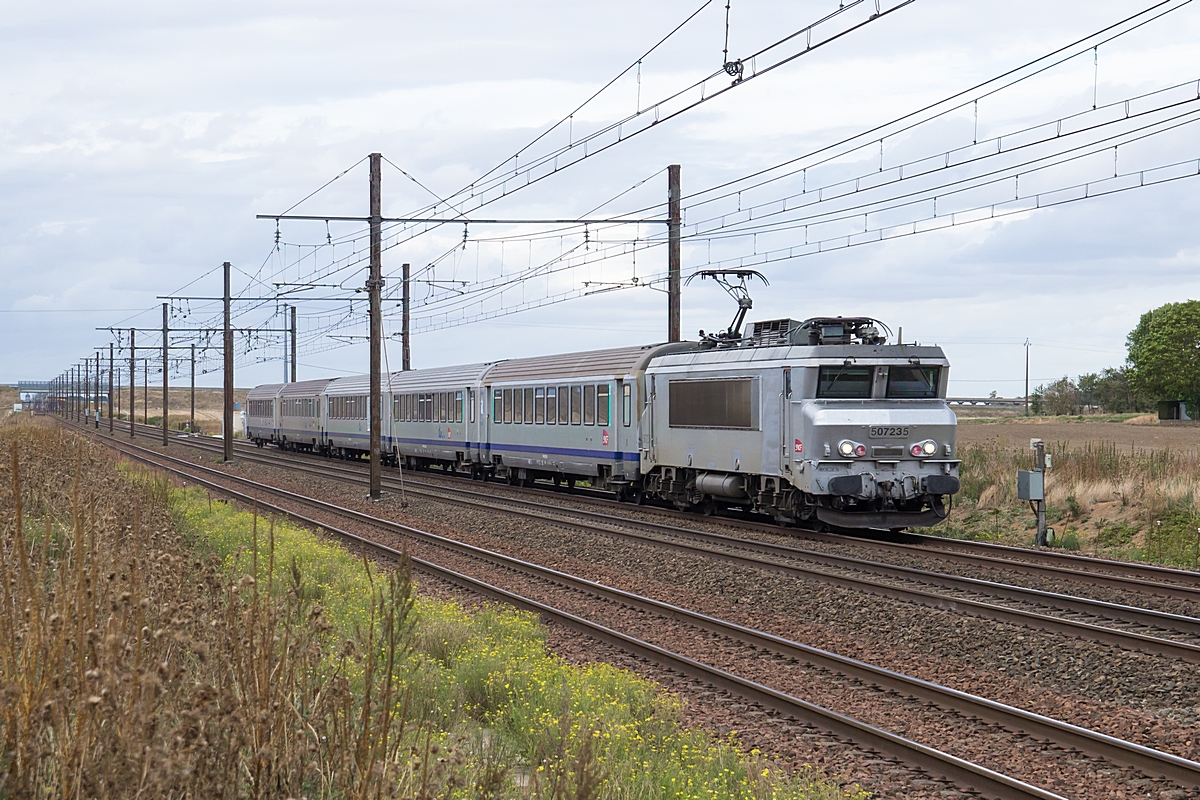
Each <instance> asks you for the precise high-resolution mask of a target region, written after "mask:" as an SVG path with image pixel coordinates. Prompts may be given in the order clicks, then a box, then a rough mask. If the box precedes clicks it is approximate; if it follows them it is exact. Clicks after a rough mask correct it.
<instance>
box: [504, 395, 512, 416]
mask: <svg viewBox="0 0 1200 800" xmlns="http://www.w3.org/2000/svg"><path fill="white" fill-rule="evenodd" d="M504 421H505V422H512V421H513V413H512V389H505V390H504Z"/></svg>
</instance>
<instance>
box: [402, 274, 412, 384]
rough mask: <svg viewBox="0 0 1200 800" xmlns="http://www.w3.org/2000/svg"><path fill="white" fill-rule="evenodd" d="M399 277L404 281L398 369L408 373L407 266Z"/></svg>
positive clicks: (410, 357)
mask: <svg viewBox="0 0 1200 800" xmlns="http://www.w3.org/2000/svg"><path fill="white" fill-rule="evenodd" d="M400 269H401V276H402V278H403V280H404V286H403V287H402V290H401V293H400V350H401V353H402V358H401V366H400V368H401V369H402V370H403V371H405V372H408V371H409V370H410V369H412V348H411V345H410V343H409V338H408V336H409V333H408V320H409V316H408V314H409V307H410V304H409V296H410V295H409V292H408V273H409V265H408V264H405V265H404V266H402V267H401V268H400Z"/></svg>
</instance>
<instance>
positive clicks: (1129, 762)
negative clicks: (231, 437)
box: [106, 437, 1200, 799]
mask: <svg viewBox="0 0 1200 800" xmlns="http://www.w3.org/2000/svg"><path fill="white" fill-rule="evenodd" d="M106 442H107V443H108V444H109V445H110V446H113V447H114V448H115V449H117V450H119V451H121V452H124V453H125V454H126V455H129V456H130V457H133V458H136V459H138V460H139V461H142V462H144V463H147V464H150V465H152V466H154V467H156V468H159V469H164V470H167V471H170V472H172V473H174V474H177V475H180V476H182V477H185V478H186V479H187V480H189V481H192V482H194V483H197V484H199V485H202V486H205V487H206V488H208V489H210V490H213V491H216V492H220V493H223V494H225V495H228V496H231V497H232V498H234V499H235V500H238V501H240V502H243V503H246V504H250V503H253V504H256V505H257V507H258V508H260V509H266V510H270V511H273V512H275V513H279V514H282V515H285V516H288V517H290V518H292V519H294V520H296V521H297V522H300V523H302V524H305V525H308V526H313V527H317V528H320V529H322V530H324V531H326V532H328V533H330V534H332V535H334V536H337V537H339V538H342V539H343V540H344V541H346V542H348V543H351V544H353V545H354V546H356V547H359V548H363V549H365V550H367V551H369V552H371V553H372V554H373V555H375V556H376V557H377V558H381V559H385V560H395V559H397V558H399V557H400V555H401V554H400V552H399V551H397V550H395V549H394V548H390V547H388V546H386V545H384V544H382V543H380V542H377V541H373V540H372V539H370V538H367V537H364V536H361V535H359V534H356V533H353V532H351V531H348V530H345V529H343V528H341V527H339V526H337V525H331V524H330V523H329V522H328V520H321V519H314V518H312V517H311V516H309V515H307V514H301V513H299V512H297V511H296V510H295V508H294V507H288V506H281V505H277V504H276V503H272V502H267V501H264V499H263V498H262V497H261V496H259V495H262V494H267V495H271V496H273V497H274V498H276V499H278V500H281V501H283V502H286V503H289V504H296V503H299V504H304V505H306V506H309V507H312V508H315V509H318V510H319V511H320V512H321V513H322V514H325V515H332V516H335V517H338V518H341V519H343V520H348V521H352V522H354V523H356V524H361V525H365V526H369V527H370V528H371V529H373V530H382V531H388V532H391V533H393V534H396V535H399V536H403V537H405V538H406V539H408V540H412V541H417V542H421V543H423V544H425V545H429V546H432V547H435V548H438V549H442V550H445V551H447V552H453V553H456V554H458V555H463V556H467V557H469V558H472V559H475V560H477V561H480V562H486V563H487V564H490V565H493V566H496V567H500V568H502V569H504V570H507V571H511V572H515V573H521V574H522V575H525V576H529V577H531V578H534V579H536V580H539V581H543V582H545V583H548V584H553V585H556V586H559V587H562V588H564V589H567V590H570V591H572V592H577V593H582V594H585V595H587V596H589V597H595V598H600V599H603V600H605V601H607V602H610V603H615V604H620V605H621V606H625V607H628V608H633V609H637V610H639V611H642V612H645V613H652V614H657V615H660V616H662V617H663V618H666V619H670V620H674V621H677V622H681V623H684V624H687V625H690V626H693V627H695V628H697V629H699V630H703V631H705V632H708V633H711V634H716V635H718V636H720V637H724V638H726V639H729V640H731V641H735V642H739V643H741V644H743V645H746V646H750V647H754V648H758V649H760V650H763V651H767V652H771V653H774V654H776V655H778V656H781V657H784V658H787V659H794V660H796V661H799V662H803V663H805V664H810V665H813V666H814V667H816V668H819V669H822V670H825V671H828V672H831V673H836V674H839V675H843V676H846V677H849V678H852V679H854V680H856V681H859V682H861V683H862V684H864V685H867V686H870V687H874V688H875V689H876V690H879V691H886V692H893V693H897V694H901V695H903V696H905V697H910V698H913V699H914V700H916V701H917V702H920V703H932V704H935V705H937V706H938V707H939V708H943V709H946V710H950V711H953V712H954V713H955V714H957V715H959V716H960V717H962V718H964V719H980V720H986V721H988V722H991V723H994V724H996V725H999V726H1001V727H1003V728H1004V729H1005V730H1007V731H1010V732H1013V733H1016V734H1018V735H1021V736H1029V737H1034V738H1035V739H1038V740H1044V741H1046V742H1052V743H1054V745H1055V746H1056V747H1058V748H1062V749H1064V750H1078V751H1082V752H1083V753H1087V754H1089V755H1092V756H1095V757H1097V758H1101V759H1104V760H1105V761H1108V762H1111V763H1113V764H1118V765H1121V766H1125V767H1130V768H1133V769H1136V770H1138V771H1140V772H1142V773H1143V774H1145V775H1149V776H1156V777H1165V778H1166V779H1168V780H1170V781H1171V782H1173V783H1177V784H1179V785H1182V786H1200V764H1198V763H1196V762H1192V761H1189V760H1187V759H1183V758H1179V757H1177V756H1174V755H1171V754H1168V753H1163V752H1161V751H1158V750H1154V749H1151V748H1147V747H1143V746H1141V745H1137V744H1134V743H1131V742H1126V741H1123V740H1120V739H1116V738H1114V737H1110V736H1106V735H1104V734H1100V733H1097V732H1095V731H1091V730H1088V729H1086V728H1081V727H1078V726H1074V725H1070V724H1068V723H1065V722H1062V721H1059V720H1055V719H1051V718H1048V717H1043V716H1040V715H1037V714H1031V713H1030V712H1027V711H1023V710H1021V709H1017V708H1013V707H1010V706H1006V705H1003V704H1000V703H996V702H994V701H990V700H987V699H985V698H980V697H976V696H974V695H970V694H967V693H964V692H959V691H956V690H952V689H948V688H946V687H943V686H939V685H937V684H934V683H930V682H927V681H921V680H918V679H916V678H912V677H909V676H906V675H902V674H899V673H896V672H891V671H888V670H884V669H881V668H879V667H877V666H874V665H871V664H868V663H865V662H862V661H857V660H854V659H849V658H846V657H843V656H838V655H836V654H833V653H829V652H826V651H822V650H818V649H816V648H812V647H808V646H806V645H803V644H800V643H797V642H792V641H789V640H786V639H783V638H781V637H778V636H774V635H772V634H768V633H764V632H762V631H757V630H753V629H751V628H747V627H745V626H741V625H736V624H733V623H730V622H726V621H724V620H720V619H718V618H715V617H711V616H706V615H703V614H699V613H697V612H694V611H690V610H688V609H685V608H680V607H678V606H673V605H670V604H667V603H663V602H661V601H658V600H654V599H651V598H648V597H643V596H640V595H637V594H633V593H630V592H625V591H621V590H618V589H614V588H611V587H607V586H603V585H601V584H597V583H594V582H591V581H587V580H585V579H582V578H578V577H575V576H572V575H569V574H566V573H563V572H560V571H556V570H551V569H548V568H546V567H542V566H539V565H537V564H534V563H531V562H528V561H521V560H519V559H514V558H512V557H509V556H506V555H503V554H500V553H496V552H492V551H488V550H484V549H482V548H478V547H474V546H472V545H469V544H466V543H463V542H458V541H456V540H453V539H448V538H446V537H442V536H438V535H436V534H432V533H428V532H425V531H421V530H419V529H416V528H412V527H409V526H405V525H401V524H399V523H396V522H392V521H390V520H386V519H381V518H379V517H375V516H372V515H369V514H365V513H363V512H360V511H355V510H352V509H348V508H344V507H341V506H336V505H334V504H331V503H327V502H324V501H321V500H316V499H314V498H310V497H307V496H304V495H301V494H297V493H294V492H290V491H287V490H284V489H280V488H277V487H273V486H269V485H264V484H262V483H261V482H258V481H252V480H249V479H247V478H243V477H240V476H236V475H231V474H229V473H227V472H224V471H222V470H217V469H213V468H210V467H205V466H202V465H198V464H194V463H192V462H189V461H185V460H182V459H177V458H173V457H170V456H167V455H165V454H163V453H161V452H159V451H154V450H149V449H146V448H141V447H137V446H136V445H132V444H128V443H125V442H117V441H113V440H111V439H107V437H106ZM197 473H199V474H197ZM205 476H206V477H205ZM218 481H219V482H218ZM230 483H233V484H236V485H239V486H242V487H246V488H248V489H251V490H253V491H254V492H256V494H255V495H251V494H247V493H245V492H242V491H238V490H236V489H233V488H231V487H230V486H229V485H228V484H230ZM413 563H414V567H415V568H416V569H418V570H420V571H421V572H424V573H426V574H430V575H433V576H435V577H437V578H439V579H440V580H444V581H448V582H450V583H453V584H456V585H458V586H460V587H462V588H464V589H466V590H468V591H470V592H474V593H477V594H481V595H483V596H485V597H488V598H491V599H494V600H499V601H502V602H506V603H509V604H512V605H515V606H517V607H519V608H523V609H526V610H529V611H532V612H535V613H538V614H540V615H541V616H542V617H543V618H545V619H548V620H552V621H554V622H557V623H560V624H562V625H565V626H567V627H569V628H571V629H573V630H576V631H578V632H580V633H583V634H584V635H587V636H590V637H593V638H595V639H597V640H599V641H602V642H605V643H608V644H610V645H612V646H615V647H617V648H620V649H621V650H623V651H625V652H628V653H630V654H633V655H635V656H637V657H639V658H643V659H647V660H649V661H653V662H655V663H657V664H659V665H660V666H662V667H664V668H666V669H668V670H672V671H675V672H677V673H679V674H681V675H684V676H685V677H688V678H690V679H693V680H697V681H701V682H703V683H706V684H708V685H711V686H714V687H716V688H718V689H721V690H723V691H728V692H730V693H733V694H736V695H738V696H741V697H743V698H745V699H746V700H748V701H749V702H752V703H755V704H758V705H759V706H761V707H762V708H763V709H766V710H769V711H771V712H774V713H777V714H783V715H789V716H794V717H795V718H797V719H801V720H805V721H806V722H809V723H811V724H813V725H816V726H817V727H819V728H821V729H823V730H826V731H829V732H831V733H833V734H834V735H836V736H837V737H839V738H840V739H842V740H844V741H847V742H850V743H853V744H854V745H855V746H856V747H858V748H860V749H865V750H868V751H870V750H875V751H878V752H881V753H886V754H888V755H890V756H892V757H894V758H898V759H900V760H901V761H903V762H904V763H905V764H909V765H913V766H916V767H919V768H920V769H923V770H926V771H928V772H930V773H933V774H935V775H939V776H942V777H944V778H946V779H949V780H951V781H953V782H954V783H955V784H957V785H958V786H960V787H963V788H964V789H966V790H968V791H972V792H978V793H981V794H983V795H985V796H990V797H997V798H1005V799H1007V798H1035V797H1036V798H1055V797H1058V795H1055V794H1053V793H1051V792H1049V791H1046V790H1045V789H1041V788H1038V787H1036V786H1033V785H1031V784H1029V783H1025V782H1023V781H1021V780H1019V779H1017V778H1013V777H1011V776H1008V775H1004V774H1001V773H999V772H996V771H993V770H989V769H987V768H985V767H981V766H979V765H978V764H974V763H971V762H969V761H966V760H964V759H961V758H957V757H955V756H953V755H949V754H947V753H945V752H942V751H940V750H937V749H935V748H931V747H928V746H925V745H922V744H919V743H917V742H914V741H911V740H909V739H907V738H904V737H901V736H897V735H896V734H894V733H891V732H889V731H887V730H884V729H881V728H878V727H875V726H871V725H868V724H866V723H863V722H861V721H859V720H856V719H853V718H851V717H849V716H846V715H843V714H839V713H837V712H835V711H831V710H829V709H827V708H822V707H821V706H818V705H815V704H813V703H810V702H807V701H805V700H803V699H801V698H798V697H795V696H793V695H791V694H788V693H786V692H783V691H780V690H779V689H778V688H773V687H771V686H768V685H764V684H762V683H759V682H755V681H752V680H747V679H746V678H744V677H742V676H740V675H737V674H734V673H732V672H729V671H726V670H722V669H719V668H717V667H714V666H712V665H710V664H706V663H703V662H701V661H698V660H696V659H694V658H689V657H687V656H684V655H681V654H679V653H676V652H673V651H671V650H668V649H666V648H664V647H661V646H659V645H656V644H654V643H652V642H649V641H646V640H643V639H639V638H637V637H634V636H631V635H629V634H628V633H624V632H621V631H618V630H615V629H613V628H611V627H607V626H604V625H600V624H597V623H596V622H593V621H590V620H588V619H586V618H584V617H582V616H579V615H578V614H572V613H569V612H567V611H564V610H562V609H560V608H557V607H555V606H553V605H550V604H548V603H546V602H541V601H537V600H534V599H532V598H529V597H526V596H523V595H520V594H517V593H514V592H512V591H509V590H506V589H502V588H500V587H498V586H496V585H494V584H491V583H487V582H483V581H480V580H478V579H476V578H472V577H470V576H468V575H466V574H464V573H462V572H460V571H456V570H452V569H449V568H447V567H444V566H441V565H438V564H436V563H433V562H431V561H428V560H423V559H415V558H414V559H413Z"/></svg>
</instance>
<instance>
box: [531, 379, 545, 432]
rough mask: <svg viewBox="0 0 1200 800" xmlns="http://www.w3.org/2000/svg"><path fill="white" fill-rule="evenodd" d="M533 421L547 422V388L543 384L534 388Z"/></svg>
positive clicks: (543, 423)
mask: <svg viewBox="0 0 1200 800" xmlns="http://www.w3.org/2000/svg"><path fill="white" fill-rule="evenodd" d="M533 421H534V422H535V423H537V424H538V425H545V424H546V390H545V389H543V388H542V387H541V386H539V387H538V388H536V389H534V390H533Z"/></svg>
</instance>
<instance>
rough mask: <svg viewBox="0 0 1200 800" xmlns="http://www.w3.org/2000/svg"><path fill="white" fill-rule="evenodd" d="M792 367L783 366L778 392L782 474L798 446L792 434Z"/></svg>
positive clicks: (780, 468) (787, 467) (786, 471)
mask: <svg viewBox="0 0 1200 800" xmlns="http://www.w3.org/2000/svg"><path fill="white" fill-rule="evenodd" d="M791 403H792V369H791V367H784V368H783V388H782V390H781V391H780V392H779V428H780V433H781V434H782V435H781V436H780V443H779V444H780V447H779V470H780V473H781V474H783V475H786V474H788V473H789V472H791V469H792V455H793V454H794V453H795V451H796V449H797V448H798V447H800V445H799V444H798V440H797V439H795V438H794V437H793V436H792V415H791V413H789V412H790V411H791V408H790V406H791Z"/></svg>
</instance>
